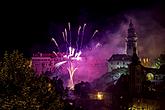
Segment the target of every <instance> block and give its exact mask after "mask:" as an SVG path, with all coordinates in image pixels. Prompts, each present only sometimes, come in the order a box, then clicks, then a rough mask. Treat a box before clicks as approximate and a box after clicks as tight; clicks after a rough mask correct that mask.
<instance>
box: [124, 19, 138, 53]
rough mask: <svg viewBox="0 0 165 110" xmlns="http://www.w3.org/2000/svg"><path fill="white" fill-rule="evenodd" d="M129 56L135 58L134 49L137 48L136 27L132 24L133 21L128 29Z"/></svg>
mask: <svg viewBox="0 0 165 110" xmlns="http://www.w3.org/2000/svg"><path fill="white" fill-rule="evenodd" d="M126 41H127V42H126V43H127V54H128V55H130V56H133V51H134V47H135V48H137V35H136V32H135V28H134V25H133V23H132V19H130V23H129V28H128V36H127V40H126Z"/></svg>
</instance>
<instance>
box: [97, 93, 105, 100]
mask: <svg viewBox="0 0 165 110" xmlns="http://www.w3.org/2000/svg"><path fill="white" fill-rule="evenodd" d="M103 96H104V95H103V93H102V92H98V93H97V99H98V100H103Z"/></svg>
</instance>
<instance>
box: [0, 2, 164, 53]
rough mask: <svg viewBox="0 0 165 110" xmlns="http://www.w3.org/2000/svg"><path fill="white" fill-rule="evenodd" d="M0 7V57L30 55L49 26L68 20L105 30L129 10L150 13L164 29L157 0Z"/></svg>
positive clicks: (45, 38)
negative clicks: (10, 52) (14, 53)
mask: <svg viewBox="0 0 165 110" xmlns="http://www.w3.org/2000/svg"><path fill="white" fill-rule="evenodd" d="M162 1H163V0H162ZM1 6H2V8H1V11H0V14H1V20H0V27H1V33H0V36H1V40H0V49H1V51H0V52H1V54H2V53H3V52H4V50H12V49H19V50H21V51H22V52H24V53H25V55H30V54H31V52H33V50H35V49H34V48H37V47H38V46H41V45H42V46H43V47H44V46H46V45H48V44H49V37H50V28H51V27H50V25H51V24H54V25H55V29H57V30H58V27H57V26H61V25H63V24H64V23H67V22H68V21H70V22H71V23H72V24H75V25H76V24H79V23H80V24H81V23H84V22H87V23H91V24H93V25H94V26H96V27H98V28H99V29H100V30H103V31H104V30H106V29H108V28H112V27H113V28H116V27H117V26H118V24H120V21H123V20H124V19H125V18H124V17H123V16H122V14H123V13H125V12H126V13H127V12H130V11H132V10H141V11H143V10H150V11H152V12H153V14H152V16H151V17H153V19H154V20H155V21H157V22H158V23H160V25H161V26H162V27H164V28H165V14H164V10H165V9H164V8H163V6H164V4H163V2H161V1H160V0H130V1H129V0H108V1H106V0H100V1H95V2H90V3H89V2H87V1H83V0H78V1H77V2H65V1H60V3H59V2H58V3H56V2H49V3H48V2H46V3H44V2H18V3H16V2H8V3H2V4H1ZM114 30H115V29H114ZM42 46H41V47H42Z"/></svg>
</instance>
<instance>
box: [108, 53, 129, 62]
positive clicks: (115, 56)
mask: <svg viewBox="0 0 165 110" xmlns="http://www.w3.org/2000/svg"><path fill="white" fill-rule="evenodd" d="M108 61H109V62H110V61H131V56H129V55H127V54H113V55H112V56H111V58H110V59H109V60H108Z"/></svg>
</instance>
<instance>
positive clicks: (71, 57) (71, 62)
mask: <svg viewBox="0 0 165 110" xmlns="http://www.w3.org/2000/svg"><path fill="white" fill-rule="evenodd" d="M85 28H86V23H84V25H83V26H79V27H78V31H77V35H78V36H77V40H76V42H75V43H76V48H73V47H72V45H71V39H72V35H71V25H70V22H68V27H67V28H64V31H63V32H62V37H63V40H64V41H65V43H66V49H67V51H66V53H65V55H63V61H61V62H58V63H56V64H55V67H56V68H58V67H60V66H62V65H63V64H65V63H67V64H68V65H67V64H66V65H65V66H67V67H66V69H67V70H68V73H69V76H70V79H69V84H68V87H70V88H74V81H73V76H74V74H75V72H76V70H77V69H78V67H77V62H78V61H80V60H82V58H81V54H82V51H81V50H80V49H81V48H82V47H83V37H84V34H85ZM68 32H69V33H68ZM96 32H98V31H97V30H96V31H95V32H94V34H93V36H94V35H95V34H96ZM68 35H69V36H68ZM93 36H92V37H93ZM68 37H69V39H68ZM67 40H69V43H68V41H67ZM52 41H54V43H55V45H56V46H57V47H58V48H59V46H58V44H57V42H56V40H55V39H54V38H52ZM68 44H69V47H68ZM53 53H54V54H55V55H56V56H57V54H56V52H53Z"/></svg>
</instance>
